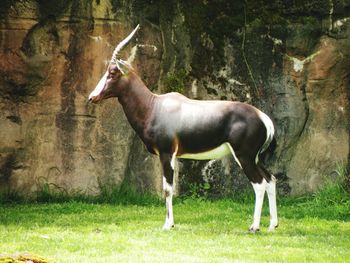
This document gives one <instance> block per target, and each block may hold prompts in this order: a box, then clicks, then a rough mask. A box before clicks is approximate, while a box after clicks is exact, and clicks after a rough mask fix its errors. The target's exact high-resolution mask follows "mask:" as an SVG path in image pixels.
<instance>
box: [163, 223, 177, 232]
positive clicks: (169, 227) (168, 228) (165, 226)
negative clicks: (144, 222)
mask: <svg viewBox="0 0 350 263" xmlns="http://www.w3.org/2000/svg"><path fill="white" fill-rule="evenodd" d="M173 227H174V224H164V226H163V230H164V231H169V230H171V229H172V228H173Z"/></svg>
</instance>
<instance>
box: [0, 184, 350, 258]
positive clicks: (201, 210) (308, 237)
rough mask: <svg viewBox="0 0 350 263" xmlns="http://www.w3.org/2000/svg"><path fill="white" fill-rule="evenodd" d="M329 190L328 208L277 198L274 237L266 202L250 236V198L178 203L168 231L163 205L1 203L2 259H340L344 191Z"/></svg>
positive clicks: (348, 235)
mask: <svg viewBox="0 0 350 263" xmlns="http://www.w3.org/2000/svg"><path fill="white" fill-rule="evenodd" d="M335 191H336V193H338V194H337V195H336V197H335V199H334V200H332V201H330V200H328V201H327V202H328V203H327V204H326V205H322V202H321V201H325V200H323V199H322V197H320V194H319V195H314V196H310V197H307V198H299V199H291V198H288V199H287V198H284V199H281V200H279V201H280V202H279V204H280V205H279V216H280V227H279V228H278V229H277V230H276V231H275V232H274V233H269V232H268V231H267V226H268V211H267V207H266V203H267V202H265V207H264V211H263V217H262V226H261V232H260V233H258V234H250V233H249V232H248V226H249V225H250V223H251V221H252V211H253V206H254V204H253V202H252V200H249V199H251V198H246V199H248V200H243V199H244V198H243V199H240V200H239V201H234V200H219V201H213V202H210V201H205V200H196V199H177V200H176V201H175V206H174V215H175V223H176V226H175V228H174V229H173V230H171V231H169V232H164V231H162V224H163V220H164V216H165V208H164V207H163V205H160V204H159V202H156V203H155V204H154V205H152V204H150V203H146V204H141V205H140V204H139V205H132V204H104V203H97V204H96V203H91V202H90V203H87V202H78V201H71V202H62V203H36V204H29V203H24V204H3V205H0V254H4V253H5V254H10V255H12V254H15V253H31V254H35V255H40V256H41V257H44V258H48V259H51V260H54V261H57V262H203V261H204V262H225V261H226V262H227V261H245V262H247V261H248V262H256V261H258V262H267V261H269V262H282V261H283V262H309V261H313V262H330V261H331V262H346V261H349V258H350V246H349V244H350V201H349V198H348V195H349V194H348V193H347V192H343V193H340V194H339V189H338V190H335ZM321 196H322V195H321ZM340 196H342V197H341V198H340V199H339V197H340ZM320 198H321V200H320ZM327 199H332V198H330V196H328V197H327ZM334 202H336V204H335V203H334ZM334 207H336V208H335V209H333V208H334ZM0 262H1V260H0Z"/></svg>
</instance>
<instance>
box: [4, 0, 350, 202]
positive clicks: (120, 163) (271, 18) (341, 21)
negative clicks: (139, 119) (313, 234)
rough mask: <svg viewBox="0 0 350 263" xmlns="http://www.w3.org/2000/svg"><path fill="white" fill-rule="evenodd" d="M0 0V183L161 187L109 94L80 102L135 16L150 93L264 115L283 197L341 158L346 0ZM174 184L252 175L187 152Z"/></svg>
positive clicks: (344, 154) (312, 186) (138, 52)
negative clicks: (98, 101)
mask: <svg viewBox="0 0 350 263" xmlns="http://www.w3.org/2000/svg"><path fill="white" fill-rule="evenodd" d="M265 2H266V3H265ZM0 5H1V6H0V10H1V11H0V26H1V28H0V30H1V35H0V46H1V48H0V109H1V110H0V190H4V189H8V188H10V189H12V190H17V191H21V192H24V193H32V192H35V191H36V190H37V189H38V187H40V185H42V184H49V185H50V186H51V187H53V188H55V187H57V188H59V189H66V190H67V191H70V192H72V191H82V192H87V193H89V194H94V193H97V192H98V191H99V184H105V183H108V184H110V183H113V184H114V183H117V184H119V183H121V182H123V181H126V182H128V183H131V184H134V185H136V186H137V187H139V188H141V189H151V190H156V191H160V189H161V171H160V167H159V164H158V162H157V158H155V157H154V156H151V155H149V154H148V153H146V151H145V149H144V147H143V146H142V144H141V142H140V140H139V139H138V138H136V136H135V133H134V132H133V131H132V130H131V128H130V126H129V124H128V123H127V121H126V119H125V117H124V113H123V111H122V108H121V107H120V105H119V104H118V103H117V102H116V100H115V99H111V100H107V101H105V102H104V103H103V104H102V105H97V106H94V105H89V104H87V103H86V100H87V96H88V94H89V92H90V91H91V90H92V89H93V88H94V87H95V85H96V83H97V82H98V80H99V78H100V77H101V76H102V74H103V73H104V70H105V69H106V64H105V63H106V61H108V60H109V59H110V56H111V54H112V50H113V48H114V46H115V44H116V43H118V41H120V40H121V39H122V38H123V37H124V36H126V35H127V34H128V33H129V32H130V30H131V29H132V27H133V26H134V25H136V24H137V23H140V24H141V27H142V29H141V30H140V31H139V32H138V35H137V39H136V40H134V42H133V43H132V44H131V45H130V47H129V48H127V49H126V51H125V52H124V55H125V57H128V56H130V55H131V54H133V53H134V55H135V57H136V60H135V61H134V62H133V65H134V66H135V68H136V70H137V71H138V72H139V75H140V76H141V78H142V79H143V80H144V81H145V83H146V84H147V85H148V87H150V89H152V90H154V91H157V92H167V91H178V92H182V93H184V94H185V95H188V96H190V97H192V98H199V99H228V100H240V101H246V102H249V103H252V104H254V105H256V106H258V107H259V108H262V109H263V110H264V111H265V112H266V113H268V114H269V115H270V116H271V117H272V119H273V120H274V122H275V124H276V128H277V140H278V148H277V151H276V155H275V157H274V159H273V160H272V162H271V163H272V165H271V166H270V169H271V170H272V171H273V173H274V174H276V175H278V176H279V177H280V182H282V183H281V184H280V189H281V190H283V191H284V192H285V193H292V194H299V193H304V192H308V191H314V190H316V189H317V188H318V187H319V186H320V185H322V182H324V178H327V177H329V178H334V176H335V169H336V166H337V165H339V164H343V165H347V164H348V162H349V82H348V81H349V68H350V67H349V64H350V59H349V58H350V56H349V55H350V54H349V53H350V41H349V39H348V38H349V37H350V18H348V17H350V14H347V10H348V8H349V7H350V4H346V3H345V2H342V3H338V1H304V2H303V3H300V4H296V3H294V2H293V3H289V2H288V1H272V2H271V1H262V2H261V3H254V4H248V5H244V4H243V2H242V3H231V2H229V1H203V2H198V1H186V3H182V2H181V1H141V0H139V1H136V0H128V1H114V0H111V1H108V0H106V1H102V0H101V1H92V2H89V3H87V1H83V0H81V1H56V2H55V6H51V5H49V4H48V3H47V2H46V1H32V0H22V1H20V0H18V1H4V2H3V3H2V4H0ZM135 43H137V44H138V45H135ZM230 174H234V175H233V177H230ZM184 176H185V177H184ZM180 182H181V184H182V186H183V189H185V188H186V187H187V186H188V185H191V184H192V183H194V182H197V183H198V182H202V183H206V182H209V183H210V186H211V189H210V191H211V193H212V194H215V195H221V194H227V192H229V191H230V189H236V190H239V189H241V188H242V187H244V186H245V185H248V184H249V183H248V182H247V180H246V179H245V177H244V175H243V174H242V173H241V172H240V171H239V169H238V168H237V165H235V164H234V163H233V161H232V160H231V159H224V160H222V161H212V162H209V163H208V162H192V161H182V163H181V165H180Z"/></svg>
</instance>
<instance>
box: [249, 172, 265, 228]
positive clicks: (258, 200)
mask: <svg viewBox="0 0 350 263" xmlns="http://www.w3.org/2000/svg"><path fill="white" fill-rule="evenodd" d="M252 185H253V188H254V192H255V208H254V217H253V224H252V225H251V226H250V228H249V230H250V231H251V232H254V233H255V232H256V231H259V229H260V218H261V210H262V206H263V202H264V195H265V190H266V180H265V179H263V180H262V182H261V183H252Z"/></svg>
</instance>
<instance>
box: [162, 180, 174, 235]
mask: <svg viewBox="0 0 350 263" xmlns="http://www.w3.org/2000/svg"><path fill="white" fill-rule="evenodd" d="M163 190H164V193H165V202H166V216H165V223H164V226H163V229H164V230H170V229H171V228H172V227H173V226H174V216H173V187H172V186H171V185H170V184H168V182H167V181H166V179H165V177H163Z"/></svg>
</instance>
